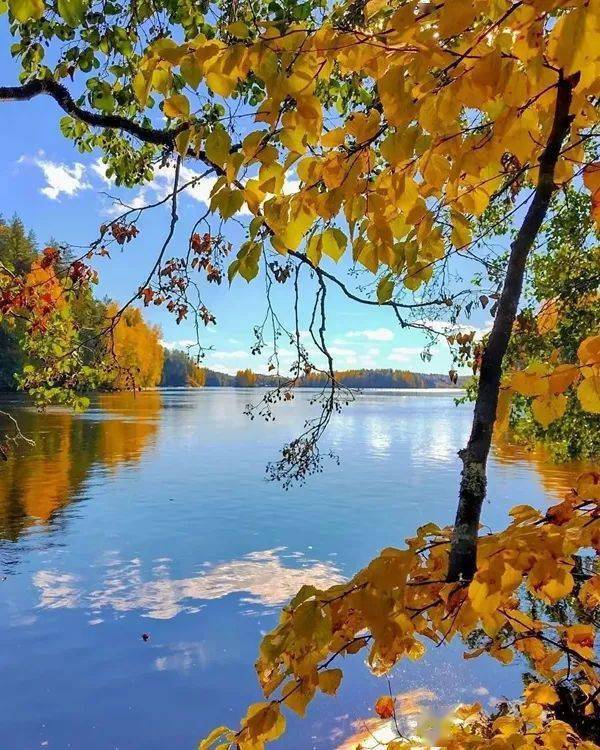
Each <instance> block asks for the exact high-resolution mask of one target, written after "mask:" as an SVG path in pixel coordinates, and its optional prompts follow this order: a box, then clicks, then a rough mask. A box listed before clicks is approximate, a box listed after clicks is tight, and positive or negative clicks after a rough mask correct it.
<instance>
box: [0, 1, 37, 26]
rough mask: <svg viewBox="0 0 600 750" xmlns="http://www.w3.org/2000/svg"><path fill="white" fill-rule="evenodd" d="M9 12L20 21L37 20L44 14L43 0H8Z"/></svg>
mask: <svg viewBox="0 0 600 750" xmlns="http://www.w3.org/2000/svg"><path fill="white" fill-rule="evenodd" d="M8 7H9V8H10V12H11V13H12V14H13V16H14V17H15V18H16V19H17V21H19V22H20V23H25V22H26V21H37V20H39V19H40V18H41V17H42V16H43V15H44V10H45V7H46V6H45V5H44V0H8Z"/></svg>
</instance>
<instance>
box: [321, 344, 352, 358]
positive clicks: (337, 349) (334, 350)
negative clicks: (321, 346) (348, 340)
mask: <svg viewBox="0 0 600 750" xmlns="http://www.w3.org/2000/svg"><path fill="white" fill-rule="evenodd" d="M328 349H329V353H330V354H331V356H332V357H348V358H350V357H356V352H355V351H354V349H346V348H344V347H342V346H329V347H328Z"/></svg>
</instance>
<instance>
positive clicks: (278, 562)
mask: <svg viewBox="0 0 600 750" xmlns="http://www.w3.org/2000/svg"><path fill="white" fill-rule="evenodd" d="M284 552H285V549H284V548H278V549H271V550H264V551H260V552H251V553H250V554H248V555H245V556H244V557H242V558H241V559H239V560H230V561H228V562H224V563H219V564H218V565H214V566H209V567H207V569H206V570H203V571H201V572H200V573H199V574H198V575H197V576H193V577H190V578H179V579H177V578H171V577H170V575H169V568H168V563H169V562H170V561H167V560H164V559H163V560H162V561H161V565H160V566H159V567H158V568H154V570H153V576H154V578H153V579H151V580H144V577H143V565H142V562H141V561H140V560H139V559H134V560H128V561H121V560H119V559H118V557H116V556H113V559H110V560H108V561H107V563H106V570H105V573H104V575H103V581H102V585H101V586H100V587H99V588H96V589H94V590H89V589H88V588H87V586H86V581H83V580H81V578H79V577H78V576H75V575H70V574H68V573H61V572H58V571H55V570H39V571H37V572H36V573H34V575H33V578H32V580H33V584H34V586H35V587H36V588H37V589H38V591H39V603H38V607H41V608H43V609H75V608H81V607H83V608H85V609H87V610H90V611H91V612H92V614H93V616H94V617H95V622H96V623H98V622H99V620H100V616H101V614H102V611H103V610H105V609H107V608H108V609H112V610H113V611H114V612H117V613H123V612H130V611H133V610H137V611H139V612H141V614H142V615H143V616H145V617H151V618H154V619H157V620H170V619H171V618H173V617H176V616H177V615H178V614H180V613H181V612H187V613H194V612H198V611H199V609H200V608H201V605H200V606H199V603H200V602H204V601H209V600H212V599H221V598H223V597H225V596H228V595H229V594H245V595H246V596H244V597H243V598H242V599H241V600H240V604H241V605H242V607H243V608H244V610H245V612H246V613H247V614H252V613H253V612H254V609H253V607H254V605H261V607H263V608H264V607H275V606H277V605H280V604H283V603H285V602H286V601H288V600H289V599H291V597H292V596H293V595H294V594H295V593H296V592H297V591H298V589H299V588H300V587H301V586H302V585H304V584H308V585H312V586H316V587H317V588H327V587H329V586H333V585H334V584H336V583H341V582H342V581H343V580H344V579H343V577H342V576H341V574H340V571H339V570H338V568H336V567H335V566H334V565H333V564H332V563H329V562H319V561H317V560H309V559H307V558H305V557H304V555H301V554H299V553H294V554H292V555H287V556H284V554H283V553H284ZM285 557H287V558H289V559H292V558H293V559H294V561H295V563H296V564H297V565H298V564H299V565H300V566H301V567H290V566H289V565H286V562H285ZM261 614H264V609H263V610H262V611H261Z"/></svg>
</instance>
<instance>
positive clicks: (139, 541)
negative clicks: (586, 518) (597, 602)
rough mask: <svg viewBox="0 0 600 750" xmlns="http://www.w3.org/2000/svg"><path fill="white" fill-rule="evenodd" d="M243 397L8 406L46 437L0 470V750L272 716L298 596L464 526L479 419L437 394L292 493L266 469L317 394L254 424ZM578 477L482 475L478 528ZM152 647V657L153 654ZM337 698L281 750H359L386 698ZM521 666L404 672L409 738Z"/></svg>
mask: <svg viewBox="0 0 600 750" xmlns="http://www.w3.org/2000/svg"><path fill="white" fill-rule="evenodd" d="M257 396H258V394H257V392H256V391H251V390H243V389H225V388H224V389H209V388H207V389H199V390H164V391H151V392H145V393H141V394H139V395H137V396H135V397H134V396H133V394H129V393H120V394H106V395H99V396H97V397H96V398H94V400H93V402H92V407H91V408H90V409H89V410H88V411H87V412H85V413H83V414H78V415H73V414H71V413H68V412H67V411H64V410H61V409H49V410H48V411H47V412H46V413H44V414H38V413H36V412H35V410H33V409H28V408H25V407H23V406H19V403H18V402H15V401H13V402H12V404H11V402H10V400H7V399H4V400H3V402H2V406H1V408H4V409H6V408H9V407H10V408H11V409H12V410H13V413H14V414H15V416H17V417H18V419H19V422H20V424H21V428H22V429H23V431H24V432H25V433H26V434H28V435H29V436H31V437H32V438H34V439H35V446H34V447H26V446H22V447H21V448H20V449H19V453H18V455H17V456H12V457H11V458H9V460H8V461H7V462H0V463H1V465H0V567H1V571H0V587H1V588H0V592H1V596H0V684H2V699H1V701H0V737H1V738H2V740H1V742H0V746H1V747H2V748H7V750H34V749H35V748H50V749H51V750H52V749H56V750H64V749H65V748H74V749H75V750H83V749H84V748H85V750H138V749H139V750H142V749H143V750H159V749H160V750H165V748H169V750H176V749H178V748H195V747H196V745H197V742H198V741H199V739H201V738H202V737H203V736H204V734H205V733H207V732H208V731H209V730H210V729H211V728H213V727H214V726H217V725H220V724H229V725H230V726H237V724H238V721H239V719H240V717H241V716H242V715H243V714H244V713H245V709H246V706H247V705H248V704H249V703H251V702H254V701H256V700H260V698H261V696H260V693H259V690H258V687H257V682H256V678H255V675H254V671H253V662H254V660H255V658H256V655H257V652H258V644H259V640H260V638H261V634H264V633H265V632H266V631H268V630H269V629H270V628H272V627H273V626H274V624H275V622H276V613H277V611H278V608H279V607H280V606H281V604H283V603H284V602H285V601H286V600H287V599H289V598H290V597H291V596H292V595H293V594H294V593H295V592H296V590H297V589H298V588H299V587H300V586H301V585H302V584H303V583H313V584H315V585H317V586H323V587H324V586H327V585H330V584H332V583H335V582H338V581H340V580H342V579H343V578H344V577H348V576H350V575H352V574H353V573H354V572H355V571H356V570H357V569H358V568H359V567H361V566H363V565H364V564H365V563H367V562H368V561H369V560H370V559H371V557H373V556H374V555H375V554H376V553H377V552H378V551H379V550H380V549H381V548H383V547H386V546H400V545H401V544H402V542H403V539H404V537H405V536H407V535H409V534H410V533H412V532H413V530H414V529H415V528H416V527H417V526H419V525H422V524H423V523H425V522H427V521H429V520H433V521H435V522H438V523H449V522H451V521H452V519H453V516H454V510H455V503H456V496H457V488H458V480H459V471H460V461H459V459H458V457H457V455H456V452H457V450H458V449H459V448H461V447H462V446H463V445H464V444H465V441H466V438H467V435H468V432H469V427H470V418H471V407H470V406H468V405H462V406H458V407H457V406H455V405H454V396H455V394H451V393H446V392H437V391H430V392H425V393H424V392H409V391H387V392H378V391H373V392H369V391H368V392H365V393H363V394H362V395H360V396H359V397H358V399H357V401H356V402H355V403H354V404H352V405H350V406H349V407H347V408H346V409H344V411H343V412H342V414H340V415H338V416H336V417H335V418H334V420H333V422H332V424H331V427H330V429H329V432H328V433H327V437H326V440H325V441H324V444H323V445H324V447H326V448H331V449H332V450H333V451H334V452H335V453H337V454H338V455H339V457H340V464H339V466H338V465H336V464H335V463H334V462H331V463H328V464H326V465H325V468H324V471H323V473H321V474H318V475H316V476H313V477H311V478H310V479H309V481H308V482H307V484H306V485H305V486H303V487H295V488H292V489H290V490H289V491H287V492H286V491H284V490H283V489H282V487H281V486H280V485H278V484H274V483H270V482H267V481H266V480H265V466H266V464H267V463H268V461H269V460H272V459H274V458H276V457H277V453H278V449H279V448H280V447H281V445H282V444H283V443H284V442H286V441H287V440H289V439H290V438H292V437H294V436H295V435H296V434H297V433H298V432H299V431H300V430H301V427H302V424H303V422H304V420H305V419H306V417H307V415H308V414H309V413H310V406H309V404H308V394H307V393H300V394H299V395H298V397H297V399H296V400H295V401H294V402H293V403H292V404H286V405H285V406H282V407H281V408H280V409H279V411H278V412H277V415H278V419H277V421H275V422H274V423H271V424H268V425H267V424H264V423H261V422H259V421H254V422H251V421H249V420H248V418H247V417H246V416H244V413H243V412H244V407H245V405H246V404H247V403H248V402H249V401H250V400H253V399H256V398H257ZM579 469H580V467H575V466H552V465H550V464H548V463H547V462H546V461H545V460H544V458H543V457H541V456H539V455H531V454H528V453H527V452H525V451H523V450H519V449H511V448H508V447H503V448H502V449H497V450H495V452H494V455H493V456H492V459H491V465H490V480H489V502H488V503H487V504H486V507H485V509H484V518H483V520H484V523H485V524H487V525H488V526H490V527H492V528H497V527H499V526H500V525H501V524H503V523H504V522H505V521H506V519H507V511H508V509H509V508H510V507H511V506H512V505H515V504H518V503H532V504H540V505H547V504H548V503H549V502H550V501H553V500H555V499H556V498H557V497H559V496H560V495H561V493H562V492H563V491H564V490H565V489H566V488H568V487H569V486H570V485H571V484H572V482H573V479H574V477H575V476H576V475H577V473H578V471H579ZM144 634H146V635H147V636H148V638H147V640H144V638H143V637H142V636H143V635H144ZM340 666H342V668H343V669H344V672H345V675H346V677H345V679H344V681H343V683H342V686H341V689H340V691H339V693H338V695H337V696H336V697H335V698H331V697H327V696H321V697H320V698H318V699H316V700H315V702H314V704H313V706H312V708H310V709H309V712H308V714H307V718H306V719H304V720H300V719H297V718H294V717H290V718H289V721H288V732H287V734H286V735H284V738H283V739H282V740H281V741H280V742H279V743H278V744H276V745H274V746H273V747H282V748H297V749H300V748H302V749H304V748H318V749H319V750H333V748H345V749H347V750H350V748H354V747H355V746H356V744H357V742H358V740H359V739H360V738H361V737H363V736H365V733H367V734H368V732H369V731H370V729H371V727H372V726H373V719H372V717H373V713H372V706H373V703H374V700H375V699H376V697H377V696H378V695H380V694H381V693H384V692H387V689H388V686H387V682H386V681H385V680H377V679H375V678H373V677H371V676H370V675H369V674H368V672H367V669H366V667H365V666H364V664H363V661H362V657H360V656H359V657H355V659H354V661H352V660H351V659H349V660H346V661H345V662H342V663H341V664H340ZM523 667H524V665H523V664H520V663H518V662H515V663H513V664H511V665H510V666H502V665H500V664H498V663H497V662H495V661H493V660H491V659H490V658H488V657H487V656H484V657H481V658H480V659H478V660H474V661H465V660H463V659H462V651H461V649H460V648H459V644H456V645H453V644H451V645H450V646H444V647H442V648H437V649H436V648H431V649H429V651H428V654H427V656H426V657H425V658H424V660H422V661H421V662H417V663H407V664H404V663H403V664H401V665H399V666H398V668H397V669H396V670H395V671H394V673H393V675H392V676H391V689H392V690H393V691H394V692H395V693H398V694H402V700H403V701H404V702H405V703H404V704H403V705H404V707H405V710H404V711H403V714H404V719H405V720H407V721H408V722H409V723H410V722H411V721H412V722H414V721H416V720H417V718H416V713H417V711H418V710H419V709H423V710H433V711H437V710H443V709H444V708H445V707H446V706H450V705H453V704H455V703H456V702H460V701H462V702H473V701H475V700H479V701H481V702H482V703H483V704H484V705H493V704H494V702H495V701H497V700H498V699H501V698H503V697H511V696H514V695H516V694H517V693H518V692H520V675H521V673H522V671H523Z"/></svg>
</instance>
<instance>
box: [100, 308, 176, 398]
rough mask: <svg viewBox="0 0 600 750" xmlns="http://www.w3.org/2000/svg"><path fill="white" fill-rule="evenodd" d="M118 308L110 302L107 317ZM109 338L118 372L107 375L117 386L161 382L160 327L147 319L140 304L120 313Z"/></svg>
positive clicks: (110, 316) (134, 385) (112, 383)
mask: <svg viewBox="0 0 600 750" xmlns="http://www.w3.org/2000/svg"><path fill="white" fill-rule="evenodd" d="M117 310H118V307H117V305H116V303H111V304H110V305H108V308H107V315H108V317H109V318H113V317H114V316H115V313H116V312H117ZM110 341H111V352H110V354H112V356H113V359H114V363H115V372H114V373H112V372H111V373H110V374H109V376H108V377H109V381H110V383H111V385H112V386H113V387H114V388H116V389H117V390H122V389H127V388H134V389H135V388H151V387H153V386H156V385H158V384H159V383H160V380H161V377H162V368H163V359H164V353H163V348H162V346H161V343H160V329H159V328H158V327H157V326H152V325H149V324H148V323H146V322H145V321H144V318H143V316H142V313H141V311H140V310H139V309H138V308H137V307H129V308H127V309H126V310H125V311H124V312H123V314H122V315H121V316H120V317H119V319H118V321H117V323H116V325H115V328H114V333H113V335H112V337H111V339H110Z"/></svg>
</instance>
